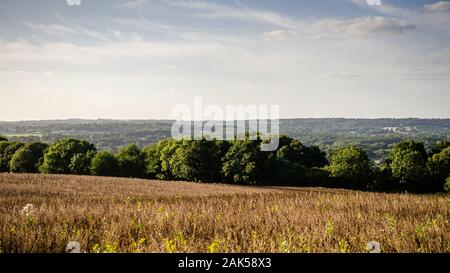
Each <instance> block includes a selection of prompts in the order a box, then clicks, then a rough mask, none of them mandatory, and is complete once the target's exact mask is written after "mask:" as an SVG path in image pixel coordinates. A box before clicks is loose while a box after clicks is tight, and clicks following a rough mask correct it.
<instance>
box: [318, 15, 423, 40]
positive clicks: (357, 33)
mask: <svg viewBox="0 0 450 273" xmlns="http://www.w3.org/2000/svg"><path fill="white" fill-rule="evenodd" d="M312 27H313V29H314V30H315V33H316V35H322V36H323V37H329V35H332V34H334V35H337V36H338V37H341V38H342V37H345V36H346V37H368V36H373V35H377V34H402V33H404V32H405V31H407V30H411V29H414V28H415V26H414V25H412V24H409V23H407V22H406V21H405V20H403V19H396V18H386V17H381V16H375V17H360V18H356V19H348V20H341V19H323V20H319V21H316V22H315V23H313V24H312Z"/></svg>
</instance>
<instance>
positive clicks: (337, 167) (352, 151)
mask: <svg viewBox="0 0 450 273" xmlns="http://www.w3.org/2000/svg"><path fill="white" fill-rule="evenodd" d="M327 169H328V171H329V172H330V177H331V178H332V180H334V181H335V182H336V183H337V186H342V187H347V188H360V189H361V188H366V187H367V186H368V184H369V183H370V182H371V179H372V175H373V173H372V165H371V162H370V160H369V158H368V157H367V154H366V153H365V152H364V151H363V150H361V149H360V148H358V147H356V146H345V147H342V148H339V149H336V150H333V151H332V152H331V154H330V165H329V166H328V168H327Z"/></svg>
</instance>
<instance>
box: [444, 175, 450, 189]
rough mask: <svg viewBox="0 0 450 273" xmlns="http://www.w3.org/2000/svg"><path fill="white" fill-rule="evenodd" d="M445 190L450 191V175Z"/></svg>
mask: <svg viewBox="0 0 450 273" xmlns="http://www.w3.org/2000/svg"><path fill="white" fill-rule="evenodd" d="M444 192H450V176H449V177H447V179H446V180H445V185H444Z"/></svg>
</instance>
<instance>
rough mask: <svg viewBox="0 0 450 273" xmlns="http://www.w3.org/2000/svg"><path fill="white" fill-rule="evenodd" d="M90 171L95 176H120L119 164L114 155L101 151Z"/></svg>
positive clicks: (95, 157)
mask: <svg viewBox="0 0 450 273" xmlns="http://www.w3.org/2000/svg"><path fill="white" fill-rule="evenodd" d="M90 171H91V174H93V175H99V176H117V175H119V174H120V172H119V162H118V161H117V158H116V157H115V156H114V155H113V154H111V153H109V152H107V151H101V152H98V153H96V154H95V156H94V157H93V158H92V161H91V167H90Z"/></svg>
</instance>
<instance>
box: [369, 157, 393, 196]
mask: <svg viewBox="0 0 450 273" xmlns="http://www.w3.org/2000/svg"><path fill="white" fill-rule="evenodd" d="M369 188H370V189H372V190H376V191H398V190H400V189H401V187H400V184H399V181H398V180H397V179H394V178H393V176H392V169H391V168H390V166H389V164H383V165H381V166H378V167H376V168H374V179H373V181H372V183H370V184H369Z"/></svg>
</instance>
